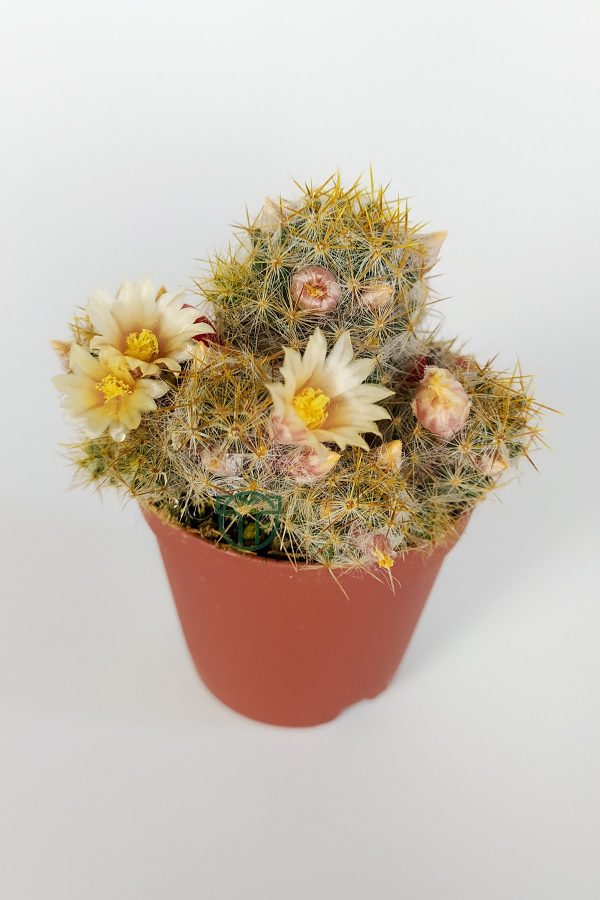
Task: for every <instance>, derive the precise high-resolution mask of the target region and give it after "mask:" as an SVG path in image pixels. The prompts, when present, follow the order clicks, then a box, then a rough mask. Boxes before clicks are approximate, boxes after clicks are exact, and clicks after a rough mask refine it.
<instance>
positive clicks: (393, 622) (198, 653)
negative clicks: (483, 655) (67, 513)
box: [145, 513, 466, 726]
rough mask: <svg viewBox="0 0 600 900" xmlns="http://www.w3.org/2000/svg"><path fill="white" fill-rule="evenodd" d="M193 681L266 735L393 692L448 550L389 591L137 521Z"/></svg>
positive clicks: (416, 563) (399, 576) (407, 565)
mask: <svg viewBox="0 0 600 900" xmlns="http://www.w3.org/2000/svg"><path fill="white" fill-rule="evenodd" d="M145 515H146V518H147V520H148V523H149V525H150V527H151V528H152V530H153V532H154V534H155V535H156V538H157V540H158V544H159V547H160V551H161V553H162V558H163V561H164V564H165V568H166V571H167V575H168V578H169V582H170V584H171V589H172V591H173V597H174V599H175V603H176V605H177V611H178V613H179V618H180V620H181V625H182V628H183V633H184V635H185V639H186V641H187V645H188V647H189V650H190V653H191V655H192V658H193V660H194V663H195V665H196V669H197V671H198V674H199V675H200V678H201V679H202V680H203V681H204V683H205V684H206V686H207V687H208V688H209V689H210V690H211V691H212V693H213V694H214V695H215V696H216V697H218V698H219V699H220V700H222V701H223V703H226V704H227V706H230V707H231V708H232V709H235V710H237V712H240V713H242V714H243V715H245V716H249V717H250V718H251V719H258V720H259V721H261V722H269V723H271V724H273V725H295V726H301V725H318V724H320V723H322V722H327V721H329V720H330V719H334V718H335V717H336V716H337V715H338V714H339V713H340V712H341V711H342V710H343V709H345V707H347V706H349V705H350V704H352V703H356V702H358V701H359V700H363V699H365V698H371V697H375V696H377V694H379V693H381V691H383V690H384V689H385V687H386V686H387V685H388V684H389V682H390V681H391V679H392V677H393V675H394V673H395V671H396V669H397V668H398V666H399V664H400V661H401V659H402V657H403V655H404V652H405V650H406V648H407V646H408V642H409V641H410V638H411V636H412V634H413V631H414V630H415V627H416V625H417V622H418V620H419V616H420V615H421V612H422V610H423V607H424V605H425V601H426V600H427V597H428V595H429V592H430V591H431V588H432V586H433V583H434V581H435V579H436V576H437V574H438V572H439V570H440V567H441V565H442V562H443V560H444V557H445V555H446V554H447V552H448V550H449V549H451V547H452V546H453V544H454V543H455V542H456V539H457V536H458V533H460V532H461V531H462V530H463V529H464V526H465V525H466V521H463V522H462V523H461V527H460V528H459V529H458V533H457V536H456V537H455V538H454V540H453V541H452V542H450V543H449V544H448V546H446V547H440V548H438V549H437V550H435V551H434V552H433V554H431V555H430V556H424V555H423V554H421V553H417V552H413V553H408V554H407V555H406V556H405V557H404V558H403V559H400V558H399V559H397V560H396V563H395V565H394V567H393V570H392V572H393V575H394V579H395V580H396V586H395V592H393V591H392V590H391V588H390V585H389V583H388V582H387V581H378V580H375V579H374V578H372V577H370V576H369V575H365V574H362V573H347V574H343V575H339V576H338V578H339V582H340V584H341V585H342V586H343V591H342V590H341V589H340V586H339V584H336V582H335V580H334V579H333V578H332V576H331V574H330V573H329V572H328V571H327V570H326V569H324V568H322V567H320V566H310V567H305V568H303V569H297V570H296V569H294V568H293V566H292V565H291V564H290V563H288V562H285V561H279V560H269V559H265V558H264V557H260V556H256V555H253V554H245V553H239V552H237V551H235V550H229V549H224V548H223V546H216V545H215V544H212V543H210V542H208V541H205V540H203V539H202V538H201V537H199V536H197V535H195V534H193V533H191V532H188V531H185V530H183V529H181V528H177V527H173V526H172V525H169V524H166V523H165V522H163V521H162V520H161V519H159V518H158V517H157V516H156V515H153V514H148V513H146V514H145Z"/></svg>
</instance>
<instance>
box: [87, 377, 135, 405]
mask: <svg viewBox="0 0 600 900" xmlns="http://www.w3.org/2000/svg"><path fill="white" fill-rule="evenodd" d="M96 387H97V388H98V390H99V391H100V393H101V394H103V395H104V402H105V403H108V401H109V400H114V399H115V397H124V396H125V395H126V394H132V393H133V391H132V390H131V388H130V387H129V385H128V384H127V382H126V381H123V379H122V378H117V376H116V375H106V376H105V377H104V378H103V379H102V381H99V382H98V383H97V384H96Z"/></svg>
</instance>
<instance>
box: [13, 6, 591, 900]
mask: <svg viewBox="0 0 600 900" xmlns="http://www.w3.org/2000/svg"><path fill="white" fill-rule="evenodd" d="M598 24H599V23H598V6H597V4H595V3H594V2H593V0H592V2H589V3H584V2H574V0H564V2H552V0H544V2H533V0H519V2H502V3H500V2H492V3H479V2H453V3H443V2H442V0H440V2H423V0H422V2H419V3H391V2H390V3H387V4H378V3H369V4H364V3H357V2H345V3H343V4H342V3H331V4H325V3H322V2H321V3H310V2H303V3H302V4H297V5H295V6H290V5H286V4H276V3H274V2H273V3H262V4H260V3H259V4H255V3H243V4H242V3H239V4H233V3H219V4H215V6H214V7H213V6H212V5H211V6H208V5H204V6H203V5H202V4H201V3H199V2H198V0H194V2H189V3H185V2H179V0H172V2H169V3H157V2H148V0H146V2H143V3H142V2H139V3H134V2H126V0H119V2H116V0H105V2H103V3H80V2H71V3H69V2H67V0H54V2H53V3H31V2H27V0H14V2H12V3H4V4H3V5H2V35H1V37H0V41H1V52H0V76H1V77H0V84H1V85H2V87H1V88H0V90H1V91H2V102H1V111H2V119H1V121H2V132H3V134H2V139H1V140H0V160H1V166H0V182H1V185H0V187H1V195H2V203H1V212H0V219H1V226H0V227H1V232H0V238H1V244H2V262H1V263H0V265H1V266H2V275H1V278H0V284H1V287H2V334H3V336H4V341H3V350H2V371H3V379H2V394H1V396H2V400H1V405H2V410H3V413H4V415H3V429H2V431H3V438H2V442H1V448H2V468H1V480H0V490H1V500H2V510H3V515H2V517H1V529H2V533H1V544H0V547H1V549H2V576H3V579H2V580H3V597H2V606H1V613H2V626H1V629H0V669H1V671H0V703H1V706H0V716H1V718H0V727H1V732H0V742H1V743H0V760H1V762H0V791H1V796H0V810H1V812H0V854H1V855H2V860H1V864H0V896H2V897H3V898H7V900H38V898H40V900H41V898H43V900H82V898H85V900H188V898H190V900H192V898H193V900H197V898H202V900H204V898H206V900H281V898H285V900H305V898H316V900H364V898H371V897H372V898H376V900H397V898H406V900H454V898H456V900H482V898H485V900H513V898H519V900H520V898H526V900H538V898H541V900H595V898H597V897H598V896H599V895H600V870H599V863H598V842H599V839H600V834H599V827H598V817H599V814H598V808H599V800H600V797H599V793H600V791H599V776H598V759H599V753H600V746H599V744H600V722H599V706H600V704H599V699H600V698H599V683H600V654H599V652H598V640H599V637H598V635H599V632H600V602H599V597H598V593H599V592H598V587H597V585H598V574H599V573H598V569H597V567H596V561H597V546H598V545H597V539H598V515H597V508H596V505H597V501H598V496H597V484H598V429H597V418H598V403H599V395H598V374H597V366H598V363H597V359H598V354H597V349H596V345H597V326H598V313H597V308H598V250H597V245H598V231H599V225H600V221H599V217H598V201H599V195H598V159H599V158H600V152H599V151H600V147H599V146H598V144H599V141H598V131H597V127H598V117H597V85H598V66H597V63H596V61H595V57H596V56H597V46H596V45H597V34H598ZM371 160H372V161H373V163H374V165H375V169H376V174H378V175H379V176H380V177H381V179H382V180H387V179H389V178H393V179H394V187H395V189H396V190H398V191H399V192H401V193H403V194H408V195H411V196H412V197H414V202H413V209H414V215H415V218H416V219H417V220H419V219H421V220H430V221H431V222H432V224H433V225H434V226H435V227H439V228H442V227H445V228H448V229H449V231H450V238H449V240H448V242H447V246H446V248H445V252H444V256H443V261H442V264H441V265H440V267H439V268H440V272H441V273H442V275H441V278H440V281H439V284H440V290H441V292H442V293H444V294H446V295H452V298H453V299H451V300H448V301H447V302H446V304H445V315H446V320H447V325H446V333H447V334H449V335H450V334H454V333H456V332H458V333H460V334H462V335H463V336H464V337H465V338H470V343H469V349H470V350H472V351H473V352H476V353H478V354H479V355H481V356H483V357H485V356H487V355H491V354H493V353H495V352H496V351H500V361H501V363H504V364H506V365H510V364H512V362H513V361H514V358H515V356H516V355H517V354H518V355H519V356H520V357H521V358H522V360H523V363H524V366H525V368H526V370H528V371H535V372H537V373H538V381H537V384H538V394H539V397H540V399H542V400H543V401H545V402H547V403H549V404H550V405H552V406H556V407H559V408H561V409H562V410H563V411H564V412H565V413H566V416H564V417H559V416H549V417H548V419H547V438H548V441H549V442H550V444H551V445H552V447H553V450H552V452H542V453H540V454H538V457H537V463H538V466H539V468H540V474H536V473H535V472H534V471H533V470H531V471H526V472H524V478H523V479H522V484H521V485H520V486H519V485H517V484H515V485H512V486H510V487H509V488H507V489H506V490H505V491H504V492H503V493H502V500H503V502H502V503H499V502H491V503H489V504H488V505H486V506H485V507H484V508H482V509H481V510H480V511H479V513H478V514H477V515H476V517H475V518H474V520H473V522H472V524H471V526H470V528H469V533H468V536H467V537H465V538H464V539H463V540H462V542H461V543H460V545H459V546H458V548H457V549H456V550H455V552H454V553H453V554H452V556H451V557H450V558H449V559H448V561H447V564H446V566H445V569H444V570H443V572H442V575H441V577H440V580H439V582H438V584H437V587H436V589H435V592H434V594H433V595H432V597H431V601H430V603H429V605H428V608H427V610H426V613H425V615H424V617H423V619H422V621H421V624H420V626H419V629H418V632H417V634H416V637H415V639H414V641H413V643H412V645H411V647H410V651H409V653H408V655H407V657H406V660H405V663H404V665H403V667H402V670H401V672H400V675H399V677H398V678H397V679H396V681H395V682H394V684H393V686H392V687H391V689H390V690H388V692H387V693H386V694H385V695H383V696H382V697H381V698H379V699H377V700H376V701H372V702H368V703H364V704H362V705H360V706H359V707H356V708H354V709H352V710H350V711H348V712H347V713H345V714H344V715H343V716H342V717H341V718H340V719H338V720H337V721H335V722H334V723H332V724H329V725H327V726H324V727H321V728H319V729H315V730H306V731H294V730H278V729H275V728H270V727H267V726H261V725H258V724H254V723H252V722H249V721H246V720H244V719H243V718H241V717H239V716H237V715H235V714H234V713H232V712H229V711H228V710H227V709H225V708H224V707H222V706H221V705H220V704H219V703H218V702H217V701H215V700H214V699H213V698H212V697H211V696H210V695H209V694H208V692H207V691H206V690H205V689H204V688H203V687H202V686H201V684H200V683H199V682H198V681H197V679H196V676H195V674H194V671H193V669H192V665H191V663H190V661H189V659H188V657H187V655H186V652H185V649H184V645H183V640H182V637H181V634H180V631H179V627H178V623H177V620H176V616H175V612H174V608H173V605H172V602H171V600H170V597H169V593H168V589H167V584H166V580H165V576H164V574H163V572H162V569H161V565H160V562H159V558H158V554H157V551H156V549H155V546H154V544H153V539H152V537H151V535H150V533H149V532H148V531H147V529H146V528H145V526H144V524H143V523H142V522H141V521H140V518H139V515H138V513H137V511H136V509H135V507H134V506H132V505H130V506H129V507H127V509H126V511H125V512H124V513H122V512H121V510H120V503H119V501H118V500H117V499H116V498H115V497H112V496H107V497H106V498H105V500H104V502H103V503H101V502H100V501H99V500H98V498H97V497H96V496H94V495H93V494H91V493H89V494H85V493H81V492H70V493H67V492H66V488H67V486H68V484H69V480H70V473H69V471H68V469H67V467H66V465H65V463H64V461H63V460H62V459H61V457H60V455H59V452H58V450H57V449H56V448H57V445H58V443H59V441H60V440H65V439H66V438H67V435H68V431H67V429H66V427H65V426H64V424H63V422H62V419H61V416H60V413H59V411H58V403H57V397H56V396H55V393H54V391H53V389H52V388H51V386H50V385H49V378H50V376H51V375H52V374H53V372H54V371H56V363H55V361H54V359H53V357H52V355H51V352H50V350H49V349H48V346H47V339H48V338H50V337H53V336H55V337H61V336H63V335H64V334H65V333H66V330H65V322H66V321H67V319H68V318H69V317H70V315H71V312H72V309H73V307H74V306H75V305H76V304H79V303H82V302H84V301H85V299H86V296H87V292H88V290H89V289H91V288H92V287H97V286H98V287H99V286H102V287H108V288H112V287H116V286H117V284H118V283H119V281H120V280H121V279H122V278H124V277H131V278H138V277H140V276H142V275H144V274H146V273H147V274H149V275H151V276H153V277H154V278H155V279H156V280H157V281H164V282H166V283H167V284H170V285H175V284H180V283H187V282H188V276H190V275H193V274H196V273H197V272H198V271H199V266H198V265H196V264H195V263H194V262H193V260H194V259H198V258H201V257H203V256H205V254H206V253H207V252H209V251H211V250H212V249H213V248H214V247H218V246H220V245H222V244H223V243H224V242H225V240H226V239H227V233H228V232H227V227H228V223H229V222H232V221H235V220H239V219H241V217H242V216H243V205H244V203H246V202H247V203H248V204H249V206H250V207H251V208H253V209H256V208H257V207H258V205H259V204H260V202H261V201H262V198H263V196H264V194H266V193H275V192H277V191H279V190H283V191H284V192H289V184H290V182H289V177H290V176H294V177H296V178H297V179H301V180H302V179H308V178H310V177H314V178H315V179H318V178H321V177H325V176H326V175H327V174H328V173H329V172H330V170H332V169H334V168H335V167H336V166H337V165H339V166H340V167H341V168H342V170H343V172H344V174H345V176H346V178H347V179H351V178H353V177H354V176H355V175H356V174H358V173H359V172H360V171H363V170H365V169H366V168H367V167H368V165H369V162H370V161H371ZM7 353H8V358H7ZM595 556H596V559H594V557H595Z"/></svg>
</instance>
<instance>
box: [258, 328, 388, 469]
mask: <svg viewBox="0 0 600 900" xmlns="http://www.w3.org/2000/svg"><path fill="white" fill-rule="evenodd" d="M284 349H285V360H284V363H283V365H282V367H281V374H282V375H283V382H277V383H273V384H268V385H267V388H268V389H269V391H270V393H271V397H272V398H273V411H272V415H271V425H272V431H273V436H274V438H275V440H276V441H278V442H279V443H281V444H297V445H301V446H306V447H309V448H310V449H311V450H313V451H314V452H315V453H317V454H318V455H319V456H321V457H326V456H327V454H328V453H329V450H328V449H327V448H326V447H325V443H335V444H337V445H338V447H339V448H340V449H341V450H343V449H344V448H345V447H348V446H351V447H362V448H363V449H365V450H368V449H369V448H368V445H367V444H366V442H365V440H364V439H363V438H362V437H361V435H362V434H363V433H365V432H370V433H371V434H379V430H378V428H377V426H376V425H375V422H376V421H377V420H378V419H389V417H390V416H389V413H388V412H386V410H385V409H383V408H382V407H381V406H377V401H378V400H383V399H384V398H385V397H390V396H391V395H392V394H393V391H389V390H388V389H387V388H385V387H382V386H381V385H379V384H363V382H364V380H365V378H368V377H369V375H370V374H371V372H372V371H373V368H374V367H375V360H373V359H354V355H353V351H352V341H351V340H350V334H349V332H347V331H345V332H344V333H343V334H342V335H341V336H340V337H339V338H338V340H337V341H336V343H335V346H334V347H333V349H332V350H331V353H330V354H329V355H327V341H326V340H325V336H324V335H323V332H322V331H321V330H320V328H317V329H316V331H315V332H314V333H313V334H312V336H311V337H310V339H309V341H308V343H307V345H306V350H305V351H304V355H303V356H301V355H300V353H298V352H297V351H296V350H291V349H290V348H289V347H285V348H284Z"/></svg>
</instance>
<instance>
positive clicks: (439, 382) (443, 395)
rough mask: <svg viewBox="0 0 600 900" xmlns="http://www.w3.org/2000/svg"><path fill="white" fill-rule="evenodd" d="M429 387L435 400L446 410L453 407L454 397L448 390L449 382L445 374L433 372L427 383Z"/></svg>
mask: <svg viewBox="0 0 600 900" xmlns="http://www.w3.org/2000/svg"><path fill="white" fill-rule="evenodd" d="M427 387H428V388H429V390H430V391H431V393H432V394H433V398H432V399H433V400H434V401H435V402H437V403H440V404H441V405H442V406H443V407H444V408H447V407H448V406H450V405H451V402H452V395H451V393H450V391H449V390H448V380H447V378H446V373H445V372H432V373H431V375H430V376H429V381H428V382H427Z"/></svg>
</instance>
